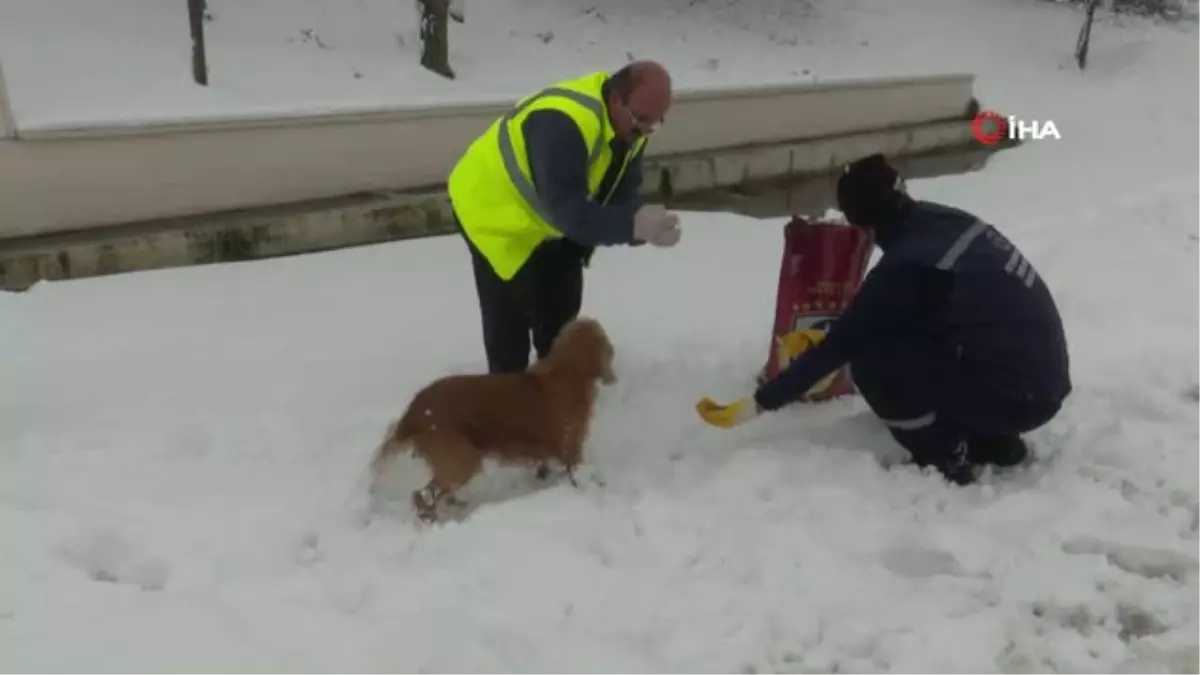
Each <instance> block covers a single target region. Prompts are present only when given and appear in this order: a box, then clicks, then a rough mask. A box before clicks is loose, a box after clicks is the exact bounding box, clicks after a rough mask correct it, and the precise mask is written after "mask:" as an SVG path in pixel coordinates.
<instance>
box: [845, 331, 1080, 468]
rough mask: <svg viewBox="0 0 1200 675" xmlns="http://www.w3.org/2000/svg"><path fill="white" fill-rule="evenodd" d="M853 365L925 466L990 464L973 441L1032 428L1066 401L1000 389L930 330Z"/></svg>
mask: <svg viewBox="0 0 1200 675" xmlns="http://www.w3.org/2000/svg"><path fill="white" fill-rule="evenodd" d="M850 369H851V374H852V376H853V379H854V383H855V385H856V386H857V387H858V390H859V393H860V394H861V395H862V397H863V398H864V399H865V400H866V402H867V404H868V405H870V406H871V409H872V410H873V411H874V412H875V414H876V415H878V416H879V417H880V419H882V420H883V422H884V424H886V425H887V426H888V430H889V431H891V433H892V436H893V437H894V438H895V439H896V441H897V442H898V443H900V445H902V446H904V448H905V449H906V450H908V451H909V452H910V453H911V454H912V456H913V461H914V462H915V463H916V464H918V465H921V466H936V467H947V466H951V465H953V464H955V463H962V462H972V463H980V462H984V461H986V458H982V457H971V456H970V451H969V449H970V446H971V442H972V440H974V439H979V440H983V439H987V438H996V437H1004V436H1017V435H1020V434H1023V433H1025V432H1028V431H1032V430H1033V429H1036V428H1038V427H1040V426H1042V425H1044V424H1045V423H1047V422H1049V421H1050V420H1051V419H1052V418H1053V417H1054V416H1055V415H1056V414H1058V411H1059V409H1060V407H1061V405H1062V404H1061V402H1060V401H1041V400H1036V399H1034V398H1032V397H1019V396H1015V395H1013V394H1010V393H1007V392H1003V391H1000V390H999V389H998V388H996V387H995V386H992V385H991V383H990V382H989V381H988V380H987V378H986V377H985V376H983V375H982V374H980V373H977V372H972V370H971V368H970V367H968V366H967V365H966V364H964V362H963V361H961V360H960V359H959V358H958V356H957V355H956V354H955V351H954V350H953V349H952V348H950V347H947V346H944V345H941V344H939V343H937V342H935V341H934V340H932V339H930V338H927V337H923V336H914V337H898V338H894V339H890V340H887V341H884V342H880V343H879V344H877V345H876V346H875V347H874V348H872V349H869V350H866V352H865V353H864V354H863V355H862V356H861V357H859V358H857V359H855V360H854V361H853V362H851V364H850ZM980 445H981V447H982V444H980Z"/></svg>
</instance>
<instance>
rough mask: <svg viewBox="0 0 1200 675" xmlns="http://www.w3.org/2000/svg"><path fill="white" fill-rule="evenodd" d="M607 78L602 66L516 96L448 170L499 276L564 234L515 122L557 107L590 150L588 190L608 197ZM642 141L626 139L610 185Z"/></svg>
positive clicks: (461, 216) (453, 194)
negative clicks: (546, 204)
mask: <svg viewBox="0 0 1200 675" xmlns="http://www.w3.org/2000/svg"><path fill="white" fill-rule="evenodd" d="M607 78H608V73H606V72H595V73H590V74H588V75H584V76H583V77H580V78H577V79H574V80H567V81H564V82H559V83H557V84H555V85H553V86H551V87H548V88H546V89H543V90H542V91H540V92H538V93H536V94H533V95H532V96H528V97H526V98H524V99H522V100H521V101H519V102H517V104H516V105H515V106H514V107H513V108H512V109H511V110H509V111H508V113H506V114H505V115H504V116H502V117H500V118H499V119H497V120H496V121H494V122H492V124H491V126H489V127H488V129H487V131H485V132H483V134H482V135H481V136H479V137H478V138H476V139H475V140H474V141H473V142H472V143H471V145H470V146H469V147H468V148H467V151H466V153H464V154H463V156H462V158H460V159H459V160H458V163H457V164H455V165H454V169H453V170H451V172H450V178H449V180H448V181H447V186H446V187H447V191H448V192H449V196H450V201H451V202H452V203H453V205H454V212H455V214H456V215H457V216H458V220H459V223H461V225H462V228H463V231H464V232H465V233H466V235H467V238H468V239H470V240H471V243H472V244H474V245H475V248H477V249H478V250H479V252H480V253H481V254H482V255H483V257H484V258H486V259H487V260H488V262H490V263H491V265H492V269H494V270H495V271H496V275H497V276H499V277H500V278H501V279H503V280H505V281H508V280H510V279H512V278H513V276H515V275H516V273H517V272H518V271H519V270H520V269H521V267H523V266H524V265H525V263H526V261H528V260H529V256H530V255H531V254H532V253H533V250H534V249H535V248H537V247H538V245H539V244H541V243H542V242H543V241H545V240H546V239H549V238H557V237H561V236H562V232H561V231H560V230H559V229H558V228H556V227H555V226H554V223H553V222H552V219H551V218H550V216H549V215H548V214H547V212H546V210H545V209H544V208H543V207H542V205H541V203H540V201H539V199H538V196H537V191H536V189H535V188H534V185H533V179H532V177H531V174H530V171H529V159H528V157H527V154H526V151H525V137H524V134H523V133H522V131H521V125H522V124H523V123H524V121H525V118H526V117H528V116H529V114H530V113H532V112H534V111H535V110H559V111H562V112H564V113H566V114H567V115H569V116H570V117H571V119H572V120H574V121H575V125H576V126H577V127H579V132H580V134H582V136H583V139H584V143H585V144H586V145H587V147H588V148H590V149H591V151H590V153H589V156H588V195H589V197H591V198H592V199H593V200H600V201H602V203H603V202H607V201H608V199H609V197H610V196H611V194H612V191H611V190H610V191H609V194H607V195H603V196H601V195H598V194H596V193H597V192H598V191H599V189H600V182H601V181H602V180H603V179H604V174H605V173H606V172H607V171H608V169H609V165H610V164H612V150H611V148H610V147H609V143H610V142H611V141H612V139H613V136H614V134H613V129H612V124H611V123H610V122H609V119H608V110H607V106H606V105H605V103H604V96H603V95H602V93H601V87H602V86H603V84H604V81H605V80H606V79H607ZM645 143H646V139H645V138H644V137H642V138H638V139H637V141H636V142H635V143H633V144H632V146H631V147H630V150H629V152H628V153H627V154H626V156H625V161H624V162H623V164H622V165H621V168H620V173H619V174H618V176H617V180H615V181H613V190H615V189H616V186H617V185H618V184H619V183H620V181H621V177H623V176H624V174H625V169H626V168H627V167H628V165H629V162H630V161H631V160H632V159H633V158H634V157H636V156H637V155H638V153H640V152H641V151H642V149H643V147H644V146H645Z"/></svg>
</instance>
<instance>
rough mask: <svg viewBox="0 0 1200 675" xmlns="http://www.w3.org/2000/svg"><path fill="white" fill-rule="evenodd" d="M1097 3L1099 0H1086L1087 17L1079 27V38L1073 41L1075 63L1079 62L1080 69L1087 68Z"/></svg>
mask: <svg viewBox="0 0 1200 675" xmlns="http://www.w3.org/2000/svg"><path fill="white" fill-rule="evenodd" d="M1106 1H1107V0H1106ZM1098 4H1100V0H1091V1H1090V2H1088V6H1087V18H1085V19H1084V20H1083V26H1081V27H1080V28H1079V39H1078V40H1076V41H1075V63H1078V64H1079V69H1080V70H1085V69H1086V68H1087V57H1088V47H1090V46H1091V43H1092V19H1093V18H1094V17H1095V16H1096V5H1098Z"/></svg>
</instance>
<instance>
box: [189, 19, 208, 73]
mask: <svg viewBox="0 0 1200 675" xmlns="http://www.w3.org/2000/svg"><path fill="white" fill-rule="evenodd" d="M207 4H208V3H207V0H188V3H187V7H188V23H189V24H190V25H191V27H192V79H194V80H195V81H196V84H198V85H200V86H203V87H207V86H208V57H207V56H205V54H204V14H205V9H206V7H205V5H207Z"/></svg>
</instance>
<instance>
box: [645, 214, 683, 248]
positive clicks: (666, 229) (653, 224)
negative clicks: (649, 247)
mask: <svg viewBox="0 0 1200 675" xmlns="http://www.w3.org/2000/svg"><path fill="white" fill-rule="evenodd" d="M682 234H683V233H682V231H681V230H680V229H679V216H677V215H675V214H674V213H671V212H670V211H668V210H666V209H665V208H663V206H662V205H661V204H646V205H644V206H642V207H641V208H639V209H638V210H637V213H635V214H633V237H634V239H640V240H641V241H647V242H650V243H651V244H654V245H655V246H660V247H663V248H670V247H671V246H674V245H675V244H678V243H679V237H680V236H681V235H682Z"/></svg>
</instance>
